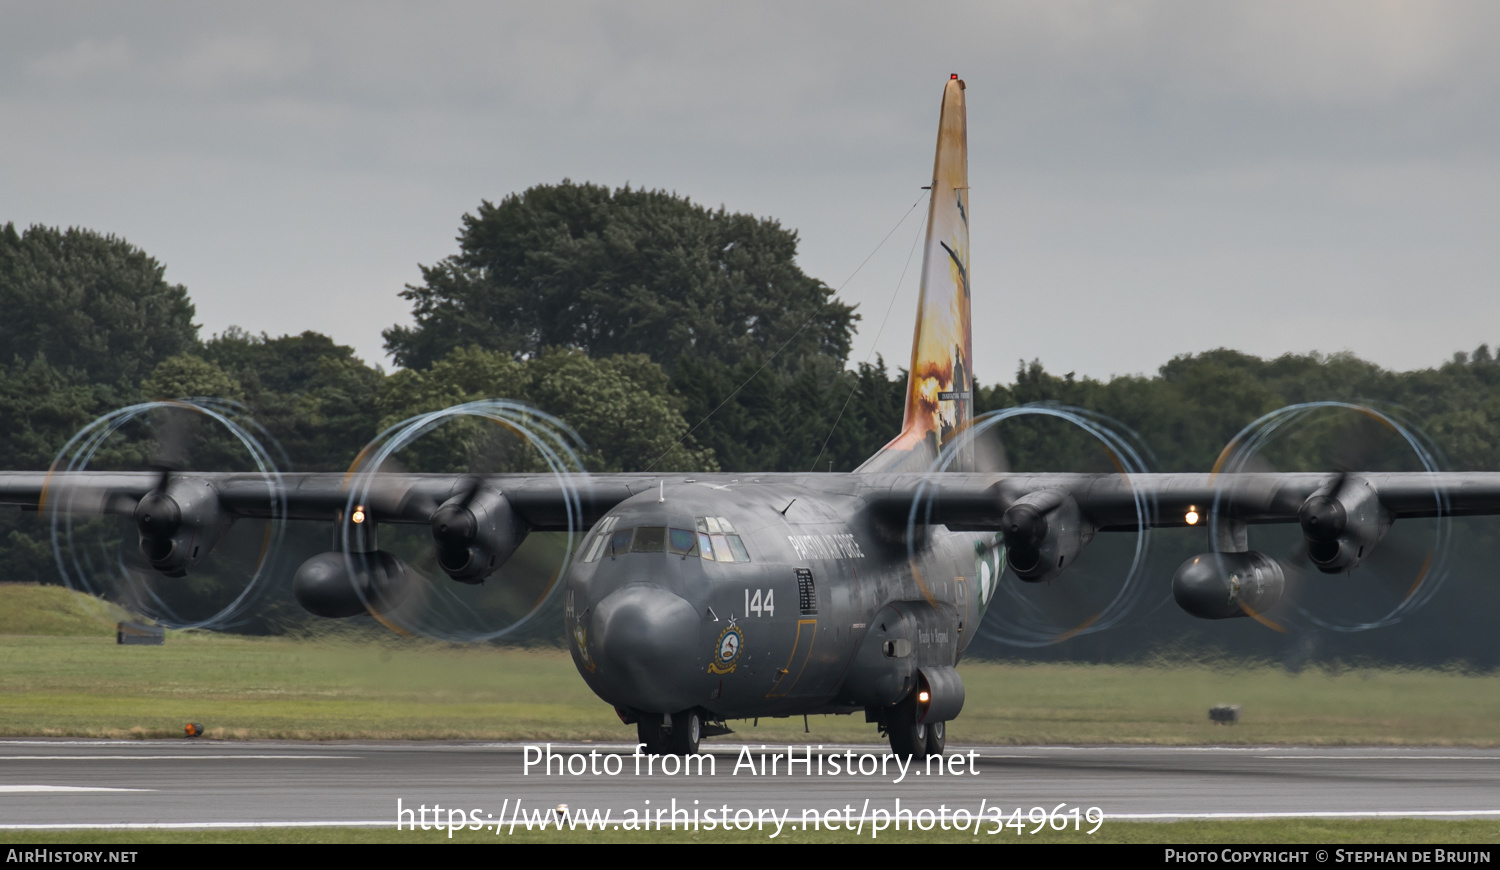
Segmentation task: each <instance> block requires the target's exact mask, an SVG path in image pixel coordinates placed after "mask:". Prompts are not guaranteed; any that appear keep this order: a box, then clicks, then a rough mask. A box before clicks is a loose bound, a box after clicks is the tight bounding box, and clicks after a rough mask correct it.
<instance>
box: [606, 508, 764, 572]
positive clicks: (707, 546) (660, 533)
mask: <svg viewBox="0 0 1500 870" xmlns="http://www.w3.org/2000/svg"><path fill="white" fill-rule="evenodd" d="M618 524H619V517H606V518H605V519H604V520H602V521H601V522H600V523H599V525H598V526H596V527H595V528H594V537H593V540H591V541H590V542H589V543H588V545H587V546H586V547H584V549H583V559H582V561H584V562H597V561H599V560H600V559H602V558H604V557H605V556H609V557H612V558H613V557H617V556H623V555H625V554H626V553H666V554H671V555H674V556H680V557H682V558H684V559H685V558H687V557H688V556H695V557H697V558H700V559H703V560H704V561H706V562H748V561H750V551H749V550H747V549H745V542H744V540H743V539H741V537H740V535H739V533H738V532H736V531H735V529H734V526H733V524H731V523H730V522H729V520H728V519H726V518H724V517H696V518H695V519H694V522H693V526H694V527H693V528H691V529H676V528H670V527H666V526H639V527H636V528H633V529H620V528H616V526H617V525H618Z"/></svg>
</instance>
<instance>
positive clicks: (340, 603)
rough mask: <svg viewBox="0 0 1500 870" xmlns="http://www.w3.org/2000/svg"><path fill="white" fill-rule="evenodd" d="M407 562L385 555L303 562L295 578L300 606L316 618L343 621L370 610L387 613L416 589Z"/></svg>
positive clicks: (322, 557)
mask: <svg viewBox="0 0 1500 870" xmlns="http://www.w3.org/2000/svg"><path fill="white" fill-rule="evenodd" d="M407 570H408V569H407V567H406V563H405V562H402V561H401V560H400V559H398V558H396V557H395V556H393V555H391V554H390V553H387V552H385V551H384V550H372V551H370V552H368V553H349V554H345V553H341V552H333V553H319V554H318V555H316V556H313V557H312V558H311V559H308V560H307V561H306V562H303V563H302V565H301V567H299V568H298V569H297V574H296V576H295V577H293V578H292V593H293V594H294V595H296V596H297V603H298V604H300V605H302V608H303V609H304V610H306V611H307V612H309V613H312V614H314V615H316V616H326V617H329V618H331V619H342V618H344V617H347V616H358V615H359V614H361V613H366V612H368V611H369V609H370V608H374V609H376V610H380V611H385V610H389V609H391V608H394V607H396V606H398V605H400V604H401V603H403V602H404V601H405V599H406V596H407V595H409V594H410V593H411V591H412V589H413V588H414V584H413V583H412V582H411V580H410V577H409V576H408V574H407Z"/></svg>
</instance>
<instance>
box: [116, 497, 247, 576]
mask: <svg viewBox="0 0 1500 870" xmlns="http://www.w3.org/2000/svg"><path fill="white" fill-rule="evenodd" d="M134 516H135V527H136V530H137V531H138V532H140V536H141V540H140V547H141V555H142V556H144V557H146V561H147V562H148V563H150V565H151V567H152V568H155V569H156V570H158V571H160V572H162V573H163V574H165V575H167V576H168V577H184V576H186V575H187V571H188V569H189V568H191V567H193V566H194V565H196V564H198V561H199V560H200V559H202V558H203V557H204V556H207V555H208V551H209V550H212V549H213V548H214V545H215V544H218V543H219V541H221V540H223V539H224V535H225V533H226V532H228V531H229V527H230V525H232V524H233V522H234V517H232V516H230V515H229V514H227V513H225V512H224V511H223V510H222V509H221V508H220V507H219V494H218V492H217V491H216V490H215V489H214V488H213V487H212V486H211V485H209V484H208V483H207V482H206V481H203V480H194V479H192V478H176V479H172V480H169V481H168V482H167V485H166V487H164V488H162V489H154V490H152V491H151V492H148V493H146V494H145V495H144V496H142V497H141V500H140V501H139V502H137V503H136V506H135V513H134Z"/></svg>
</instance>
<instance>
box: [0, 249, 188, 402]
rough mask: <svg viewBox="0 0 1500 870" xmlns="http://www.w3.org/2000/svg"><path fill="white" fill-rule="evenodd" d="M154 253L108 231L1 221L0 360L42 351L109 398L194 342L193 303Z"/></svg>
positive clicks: (119, 396)
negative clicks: (19, 229)
mask: <svg viewBox="0 0 1500 870" xmlns="http://www.w3.org/2000/svg"><path fill="white" fill-rule="evenodd" d="M163 272H164V269H163V267H162V265H161V264H160V263H158V262H157V261H156V260H155V259H153V258H151V257H149V256H147V255H146V254H145V253H144V252H142V251H141V250H139V249H138V248H136V247H134V246H132V245H131V244H129V243H128V242H126V241H125V240H123V239H120V238H117V237H115V236H104V235H100V234H98V233H95V232H92V231H90V230H84V229H68V230H59V229H54V228H51V227H42V226H33V227H30V228H28V229H27V230H26V231H25V232H24V233H18V232H16V228H15V225H14V224H6V225H5V226H4V227H0V311H3V312H5V316H4V317H0V362H3V363H6V364H9V363H10V362H11V361H12V360H15V359H22V360H31V359H33V358H35V357H37V356H38V355H41V356H45V357H46V359H47V361H48V363H49V364H50V365H51V366H54V367H55V368H57V369H60V370H62V371H65V372H68V373H69V375H70V378H71V379H72V380H73V382H74V383H89V384H96V385H101V386H105V387H109V388H112V389H113V395H111V396H110V397H109V398H111V399H112V400H114V401H115V402H117V403H123V401H124V400H128V399H129V398H132V397H133V396H131V395H130V394H132V393H133V392H134V389H135V386H136V385H137V384H138V383H139V382H140V380H141V378H143V377H145V375H146V374H147V373H148V372H150V371H151V370H152V369H153V368H155V366H156V364H157V363H158V362H160V361H161V360H164V359H166V358H168V357H171V356H176V355H177V354H180V353H185V352H188V351H191V350H192V349H193V348H194V347H195V346H196V345H197V340H198V327H197V326H196V325H194V324H193V313H194V312H193V304H192V303H191V302H190V301H188V296H187V290H186V289H185V288H184V287H183V286H182V285H181V284H168V283H167V281H166V279H165V278H164V277H163Z"/></svg>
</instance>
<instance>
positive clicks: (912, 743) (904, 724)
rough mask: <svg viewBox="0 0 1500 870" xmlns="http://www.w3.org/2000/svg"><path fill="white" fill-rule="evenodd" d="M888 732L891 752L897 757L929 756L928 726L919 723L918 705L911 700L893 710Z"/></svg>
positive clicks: (903, 702)
mask: <svg viewBox="0 0 1500 870" xmlns="http://www.w3.org/2000/svg"><path fill="white" fill-rule="evenodd" d="M886 732H887V734H888V735H889V736H890V738H891V751H892V752H894V753H896V754H897V755H899V756H902V757H903V758H911V757H913V756H917V755H926V754H927V726H926V725H924V724H922V723H921V722H918V721H917V705H916V704H914V703H912V701H911V700H910V699H908V700H905V701H902V702H901V703H899V704H897V705H896V706H895V707H894V708H892V710H891V717H890V724H889V725H888V726H887V728H886Z"/></svg>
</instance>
